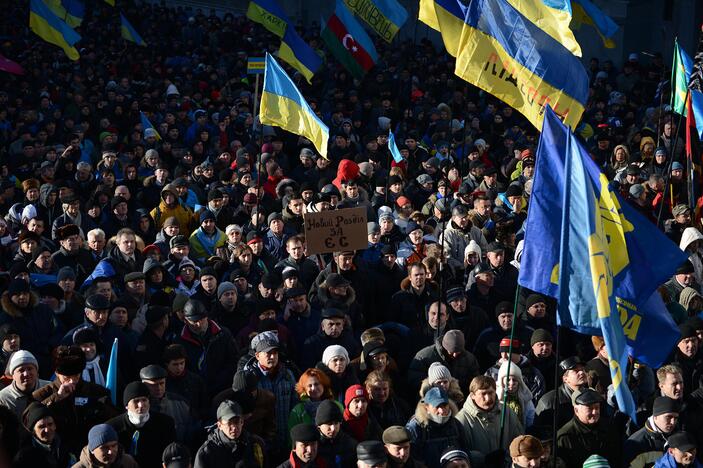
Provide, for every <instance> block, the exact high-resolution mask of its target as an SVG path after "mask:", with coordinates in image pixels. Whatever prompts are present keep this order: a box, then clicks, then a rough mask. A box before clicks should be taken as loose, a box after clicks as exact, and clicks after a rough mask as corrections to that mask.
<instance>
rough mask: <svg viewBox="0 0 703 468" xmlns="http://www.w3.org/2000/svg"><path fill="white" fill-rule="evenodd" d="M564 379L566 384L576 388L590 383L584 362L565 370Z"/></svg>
mask: <svg viewBox="0 0 703 468" xmlns="http://www.w3.org/2000/svg"><path fill="white" fill-rule="evenodd" d="M562 380H563V381H564V383H565V384H566V385H568V386H569V387H571V389H572V390H575V389H577V388H579V387H582V386H584V385H586V384H587V383H588V376H587V375H586V370H585V368H584V367H583V365H582V364H577V365H576V366H575V367H574V368H573V369H570V370H568V371H566V372H564V376H563V377H562Z"/></svg>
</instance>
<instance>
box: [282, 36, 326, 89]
mask: <svg viewBox="0 0 703 468" xmlns="http://www.w3.org/2000/svg"><path fill="white" fill-rule="evenodd" d="M278 56H279V57H280V58H282V59H283V60H285V61H286V62H287V63H288V64H289V65H290V66H291V67H293V68H295V69H296V70H298V71H299V72H300V73H302V75H303V76H304V77H305V79H306V80H307V82H308V83H310V81H311V80H312V77H313V75H314V74H315V73H317V71H318V70H319V69H320V67H321V66H322V59H321V58H320V56H319V55H317V53H315V51H314V50H313V49H312V48H311V47H310V46H309V45H308V44H307V42H305V41H304V40H303V38H302V37H300V35H298V33H297V32H296V30H295V28H293V27H292V26H291V27H290V28H286V32H285V34H284V35H283V39H281V48H280V49H279V50H278Z"/></svg>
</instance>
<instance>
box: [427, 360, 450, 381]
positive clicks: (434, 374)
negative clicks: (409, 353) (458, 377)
mask: <svg viewBox="0 0 703 468" xmlns="http://www.w3.org/2000/svg"><path fill="white" fill-rule="evenodd" d="M451 378H452V373H451V372H449V369H447V366H445V365H443V364H442V363H440V362H433V363H432V364H430V368H429V369H428V370H427V381H428V382H429V384H430V385H434V383H435V382H436V381H438V380H449V379H451Z"/></svg>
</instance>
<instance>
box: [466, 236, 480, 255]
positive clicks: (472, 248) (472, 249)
mask: <svg viewBox="0 0 703 468" xmlns="http://www.w3.org/2000/svg"><path fill="white" fill-rule="evenodd" d="M470 253H475V254H477V255H478V258H481V246H480V245H478V242H476V241H475V240H473V239H471V240H470V241H469V245H467V246H466V248H465V249H464V258H466V257H468V256H469V254H470Z"/></svg>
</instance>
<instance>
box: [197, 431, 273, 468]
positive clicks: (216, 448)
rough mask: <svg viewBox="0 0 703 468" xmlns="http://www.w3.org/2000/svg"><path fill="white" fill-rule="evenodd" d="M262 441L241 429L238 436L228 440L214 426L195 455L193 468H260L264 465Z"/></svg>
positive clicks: (264, 451) (264, 449) (264, 450)
mask: <svg viewBox="0 0 703 468" xmlns="http://www.w3.org/2000/svg"><path fill="white" fill-rule="evenodd" d="M265 454H266V448H265V444H264V441H263V440H262V439H261V438H260V437H258V436H255V435H254V434H250V433H249V432H247V431H242V433H241V434H240V436H239V438H237V439H236V440H230V439H229V438H227V436H226V435H224V433H223V432H222V431H221V430H219V429H218V428H217V427H216V426H215V427H214V428H213V429H212V431H210V433H209V434H208V436H207V440H206V441H205V443H204V444H203V445H201V446H200V448H199V449H198V452H197V453H196V455H195V464H194V465H193V468H231V467H234V466H239V465H238V463H241V464H242V466H245V467H247V468H249V467H251V468H257V467H258V468H262V467H263V466H265V458H266V457H265Z"/></svg>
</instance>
